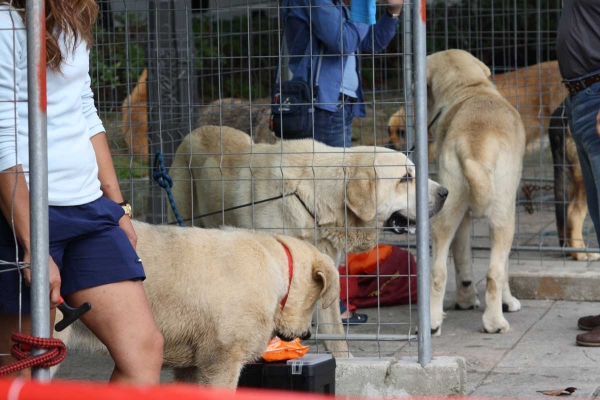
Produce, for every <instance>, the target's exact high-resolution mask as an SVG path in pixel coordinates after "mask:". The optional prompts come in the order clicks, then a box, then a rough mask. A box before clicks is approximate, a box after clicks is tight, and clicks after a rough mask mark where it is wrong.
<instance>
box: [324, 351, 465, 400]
mask: <svg viewBox="0 0 600 400" xmlns="http://www.w3.org/2000/svg"><path fill="white" fill-rule="evenodd" d="M336 363H337V367H336V383H335V388H336V396H348V397H367V398H369V397H374V398H382V397H409V396H411V397H414V396H420V397H429V396H435V397H445V396H463V395H465V394H466V393H465V392H466V386H467V382H466V381H467V369H466V363H465V360H464V358H462V357H433V359H432V360H431V363H430V364H428V365H427V366H426V367H425V368H423V367H421V365H420V364H419V363H418V361H417V358H416V357H414V358H401V359H399V360H396V359H394V358H360V357H357V358H351V359H336Z"/></svg>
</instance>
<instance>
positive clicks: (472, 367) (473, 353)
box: [58, 252, 600, 398]
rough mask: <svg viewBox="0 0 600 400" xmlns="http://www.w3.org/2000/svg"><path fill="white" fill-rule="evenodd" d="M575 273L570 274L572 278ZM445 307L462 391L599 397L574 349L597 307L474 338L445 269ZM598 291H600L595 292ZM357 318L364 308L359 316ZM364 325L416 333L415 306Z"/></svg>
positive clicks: (84, 368)
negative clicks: (581, 321) (581, 320)
mask: <svg viewBox="0 0 600 400" xmlns="http://www.w3.org/2000/svg"><path fill="white" fill-rule="evenodd" d="M516 256H517V255H513V258H514V260H513V261H512V263H511V269H512V270H513V271H519V272H522V271H527V270H532V271H533V270H535V269H537V268H539V265H540V262H539V259H536V258H535V257H528V256H527V255H526V254H521V255H520V257H519V260H517V259H516V258H517V257H516ZM544 264H546V265H547V266H548V268H559V267H561V266H568V265H570V263H565V261H564V260H563V259H562V258H557V257H554V258H551V257H549V258H547V259H546V260H544ZM572 265H573V271H582V273H585V271H586V270H589V269H590V268H593V269H595V268H597V266H598V265H600V263H597V262H596V263H590V264H587V265H588V267H584V265H586V264H585V263H582V264H581V263H579V264H577V265H575V264H572ZM474 271H475V278H476V281H477V282H478V284H477V287H478V290H479V298H480V300H481V303H482V307H483V306H484V304H485V301H484V300H485V298H484V292H485V280H484V278H485V274H486V271H487V257H486V254H485V252H478V254H477V257H475V260H474ZM574 273H575V272H574ZM448 275H449V276H448V292H447V296H446V302H445V308H446V309H447V316H446V319H445V321H444V325H443V330H442V335H441V336H440V337H434V338H433V340H432V346H433V355H434V357H437V356H459V357H464V358H465V360H466V365H467V379H466V382H467V386H466V393H467V394H468V395H470V396H482V397H512V398H520V397H546V396H544V395H542V394H540V393H536V392H537V391H538V390H548V389H559V388H566V387H568V386H573V387H576V388H577V389H578V390H577V391H576V392H575V393H574V394H573V395H572V396H571V397H584V398H599V397H600V348H584V347H578V346H576V344H575V336H576V335H577V334H578V333H579V332H580V331H579V330H578V329H577V326H576V322H577V318H578V317H580V316H583V315H589V314H598V313H600V304H599V303H598V302H577V301H562V300H522V306H523V307H522V309H521V311H519V312H516V313H510V314H506V318H507V320H508V321H509V323H510V326H511V329H510V331H509V332H508V333H506V334H502V335H500V334H495V335H490V334H484V333H481V332H480V329H481V326H482V323H481V317H482V314H483V309H479V310H469V311H455V310H454V309H453V298H454V277H453V267H452V265H451V264H450V268H449V274H448ZM599 290H600V289H599ZM361 312H363V310H361ZM364 312H366V313H367V314H369V323H368V324H367V325H365V326H359V327H354V328H351V329H350V333H375V332H377V330H378V328H377V323H378V321H379V320H381V322H382V325H381V327H380V328H379V331H380V332H382V333H400V334H403V333H408V332H412V333H414V329H415V328H416V319H417V313H416V305H412V306H397V307H384V308H381V309H380V310H377V309H367V310H364ZM309 344H310V345H311V346H312V348H311V350H312V351H316V350H320V351H323V350H324V349H323V347H322V346H317V344H316V343H315V342H309ZM351 350H352V352H353V355H354V356H355V357H394V358H396V359H401V358H403V357H416V355H417V347H416V344H415V343H408V342H380V343H377V342H351ZM111 369H112V363H111V361H110V359H107V358H106V357H101V356H89V355H83V354H76V353H75V354H71V355H70V356H69V357H68V358H67V360H66V361H65V362H64V363H63V365H62V367H61V369H60V370H59V373H58V377H60V378H67V379H92V380H107V379H108V377H109V376H110V372H111ZM171 380H172V374H171V372H170V371H164V372H163V381H165V382H168V381H171Z"/></svg>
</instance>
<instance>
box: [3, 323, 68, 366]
mask: <svg viewBox="0 0 600 400" xmlns="http://www.w3.org/2000/svg"><path fill="white" fill-rule="evenodd" d="M12 340H13V341H14V342H16V344H15V345H13V347H12V348H11V354H12V355H13V357H14V358H16V359H17V360H19V361H17V362H15V363H13V364H10V365H6V366H4V367H0V375H7V374H12V373H14V372H18V371H21V370H24V369H27V368H32V367H38V368H50V367H53V366H55V365H58V364H60V363H61V362H62V361H63V360H64V359H65V357H66V356H67V347H66V346H65V344H64V343H63V342H62V341H61V340H59V339H45V338H37V337H33V336H28V335H24V334H22V333H13V335H12ZM32 347H37V348H38V349H48V350H49V351H47V352H46V353H44V354H41V355H39V356H35V357H34V356H32V355H31V348H32Z"/></svg>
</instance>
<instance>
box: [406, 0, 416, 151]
mask: <svg viewBox="0 0 600 400" xmlns="http://www.w3.org/2000/svg"><path fill="white" fill-rule="evenodd" d="M406 8H408V7H406ZM412 41H413V36H412V14H411V13H410V12H408V11H405V12H404V40H403V46H404V110H405V111H404V115H405V117H404V125H405V126H404V137H405V142H406V151H407V152H408V153H407V154H408V157H409V158H410V159H411V160H412V159H413V158H414V154H412V153H410V152H409V151H410V149H412V148H413V145H414V144H415V132H414V122H413V111H414V101H413V99H414V96H413V47H412Z"/></svg>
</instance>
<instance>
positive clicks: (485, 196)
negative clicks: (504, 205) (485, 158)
mask: <svg viewBox="0 0 600 400" xmlns="http://www.w3.org/2000/svg"><path fill="white" fill-rule="evenodd" d="M461 166H462V170H463V174H464V176H465V178H466V179H467V184H468V185H469V193H470V205H471V211H472V212H473V214H474V215H476V216H483V215H486V214H487V213H488V211H489V209H490V207H491V206H492V201H493V200H494V185H493V182H492V180H493V178H494V177H493V173H492V169H491V168H489V167H488V166H487V165H485V164H484V163H482V162H480V161H478V160H475V159H473V158H464V159H463V160H462V163H461Z"/></svg>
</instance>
